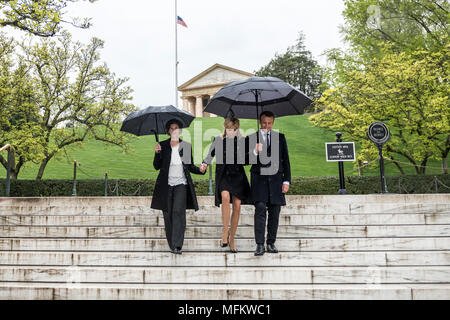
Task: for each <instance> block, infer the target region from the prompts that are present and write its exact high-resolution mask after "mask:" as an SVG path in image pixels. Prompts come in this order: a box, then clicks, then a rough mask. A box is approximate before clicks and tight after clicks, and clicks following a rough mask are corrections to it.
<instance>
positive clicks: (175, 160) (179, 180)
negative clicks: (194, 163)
mask: <svg viewBox="0 0 450 320" xmlns="http://www.w3.org/2000/svg"><path fill="white" fill-rule="evenodd" d="M179 146H180V145H177V146H176V147H172V156H171V157H170V166H169V186H172V187H173V186H177V185H180V184H184V185H186V184H187V181H186V177H185V176H184V170H183V162H182V161H181V157H180V153H179V151H178V150H179Z"/></svg>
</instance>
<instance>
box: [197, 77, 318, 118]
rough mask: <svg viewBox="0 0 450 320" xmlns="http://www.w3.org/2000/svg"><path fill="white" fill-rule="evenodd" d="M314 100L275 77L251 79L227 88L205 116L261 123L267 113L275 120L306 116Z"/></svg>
mask: <svg viewBox="0 0 450 320" xmlns="http://www.w3.org/2000/svg"><path fill="white" fill-rule="evenodd" d="M311 102H312V100H311V99H310V98H309V97H307V96H306V95H305V94H304V93H302V92H301V91H299V90H297V89H295V88H294V87H293V86H291V85H290V84H288V83H286V82H284V81H283V80H280V79H278V78H274V77H251V78H248V79H246V80H243V81H234V82H231V83H230V84H228V85H226V86H225V87H223V88H222V89H220V90H219V92H217V93H216V94H215V95H214V97H212V99H211V101H210V102H209V104H208V105H207V106H206V108H205V110H204V112H209V113H213V114H216V115H219V116H222V117H229V116H235V117H238V118H242V119H259V115H260V114H261V112H263V111H271V112H273V113H274V114H275V117H283V116H289V115H296V114H303V113H304V110H305V108H306V107H307V106H309V105H310V104H311Z"/></svg>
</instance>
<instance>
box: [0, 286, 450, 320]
mask: <svg viewBox="0 0 450 320" xmlns="http://www.w3.org/2000/svg"><path fill="white" fill-rule="evenodd" d="M0 299H7V300H14V299H16V300H76V299H83V300H125V299H126V300H325V299H326V300H449V299H450V285H449V284H391V285H389V284H386V285H382V286H379V285H367V284H363V285H355V284H339V285H330V284H326V285H319V284H314V285H299V284H296V285H295V284H292V285H286V284H279V285H276V284H265V285H264V284H258V285H244V284H232V285H229V284H227V285H218V284H184V285H180V284H80V285H77V284H65V283H62V284H58V283H22V282H10V283H5V282H4V283H0ZM213 312H214V315H216V316H217V317H220V316H222V314H223V311H222V310H218V311H215V310H214V311H213Z"/></svg>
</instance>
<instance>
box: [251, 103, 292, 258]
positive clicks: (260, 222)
mask: <svg viewBox="0 0 450 320" xmlns="http://www.w3.org/2000/svg"><path fill="white" fill-rule="evenodd" d="M274 121H275V115H274V114H273V113H272V112H270V111H265V112H262V113H261V115H260V124H261V129H260V131H259V132H258V134H259V140H258V139H257V136H256V134H257V133H255V134H253V135H250V136H248V137H247V141H246V142H247V146H248V149H247V150H249V153H248V154H249V161H250V163H251V164H253V165H252V168H251V169H250V172H251V190H252V200H253V203H254V205H255V240H256V245H257V246H256V251H255V256H262V255H263V254H264V252H265V248H264V235H265V229H266V220H267V212H268V213H269V215H268V223H267V252H269V253H278V249H277V248H276V247H275V241H276V237H277V231H278V221H279V218H280V210H281V206H285V205H286V198H285V194H286V193H287V192H288V191H289V185H290V182H291V167H290V163H289V153H288V148H287V143H286V138H285V136H284V135H283V134H282V133H279V132H277V131H273V130H272V127H273V124H274ZM258 141H259V143H258Z"/></svg>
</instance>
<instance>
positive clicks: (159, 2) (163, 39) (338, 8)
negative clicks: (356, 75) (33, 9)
mask: <svg viewBox="0 0 450 320" xmlns="http://www.w3.org/2000/svg"><path fill="white" fill-rule="evenodd" d="M174 3H175V0H126V1H124V0H99V1H98V2H96V3H93V4H91V3H89V2H86V3H84V2H81V3H76V4H74V5H72V6H71V7H70V8H69V9H70V10H69V15H71V16H72V15H73V16H82V17H89V18H92V23H93V26H92V27H91V28H90V29H89V30H77V29H74V28H69V31H70V32H71V33H72V34H73V36H74V39H76V40H81V41H83V42H87V41H88V40H89V39H90V38H91V37H94V36H95V37H98V38H101V39H103V40H104V41H105V48H104V49H103V51H102V52H101V58H102V60H103V61H105V62H106V63H107V64H108V66H109V67H110V69H111V70H112V71H113V72H115V73H116V74H117V75H118V76H121V77H125V76H126V77H129V78H130V81H129V83H128V84H129V85H130V86H131V87H132V88H133V89H134V94H133V97H134V99H133V103H134V104H135V105H136V106H138V107H139V108H143V107H146V106H149V105H167V104H175V80H174V77H175V76H174V70H175V66H174V61H175V53H174V52H175V50H174V48H175V40H174V35H175V31H174V28H175V27H174V24H175V22H174V16H175V11H174V8H175V4H174ZM343 7H344V6H343V1H342V0H315V1H311V0H226V1H224V0H178V15H179V16H181V17H182V18H183V20H184V21H185V22H186V24H187V25H188V28H184V27H182V26H178V40H179V41H178V54H179V61H180V65H179V77H178V78H179V81H178V83H179V85H181V84H182V83H184V82H186V81H188V80H189V79H191V78H192V77H194V76H196V75H197V74H199V73H200V72H202V71H204V70H205V69H207V68H209V67H210V66H212V65H213V64H215V63H220V64H224V65H227V66H230V67H233V68H237V69H241V70H244V71H248V72H254V71H255V70H258V69H259V68H260V67H262V66H264V65H266V64H267V63H268V62H269V61H270V59H271V58H273V56H274V55H275V53H277V52H278V53H282V52H284V51H285V50H286V48H287V47H288V46H291V45H293V44H294V43H295V41H296V39H297V36H298V33H299V31H303V32H304V33H305V35H306V46H307V49H309V50H310V51H311V52H312V53H313V55H314V57H315V58H316V59H318V60H319V61H320V62H321V63H324V62H325V60H324V59H323V58H320V55H321V54H322V53H323V51H324V50H326V49H329V48H335V47H342V46H343V45H342V41H341V36H340V34H339V30H338V26H339V25H341V24H343V19H342V14H341V13H342V10H343ZM180 105H181V103H180Z"/></svg>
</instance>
